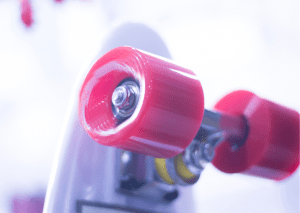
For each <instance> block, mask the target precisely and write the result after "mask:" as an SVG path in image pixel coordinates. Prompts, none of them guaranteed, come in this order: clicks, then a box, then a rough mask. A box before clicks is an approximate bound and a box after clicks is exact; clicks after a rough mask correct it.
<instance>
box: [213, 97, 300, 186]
mask: <svg viewBox="0 0 300 213" xmlns="http://www.w3.org/2000/svg"><path fill="white" fill-rule="evenodd" d="M215 109H216V110H218V111H220V112H225V113H229V114H233V115H237V116H243V117H245V118H246V120H247V122H248V126H249V132H248V137H247V140H246V142H245V143H244V145H243V146H242V147H240V148H239V149H237V150H236V151H232V150H231V147H230V144H229V142H224V143H222V144H220V146H218V147H217V148H216V152H215V157H214V159H213V161H212V163H213V165H214V166H216V167H217V168H218V169H219V170H221V171H223V172H226V173H238V172H239V173H244V174H248V175H254V176H259V177H263V178H269V179H274V180H282V179H284V178H286V177H288V176H290V175H291V174H292V173H293V172H294V171H295V170H296V169H297V168H298V166H299V113H298V112H296V111H294V110H291V109H288V108H285V107H283V106H280V105H278V104H275V103H273V102H270V101H268V100H265V99H262V98H259V97H258V96H256V95H255V94H253V93H251V92H247V91H235V92H233V93H230V94H229V95H227V96H225V97H224V98H222V99H221V100H220V101H219V102H218V103H217V104H216V106H215Z"/></svg>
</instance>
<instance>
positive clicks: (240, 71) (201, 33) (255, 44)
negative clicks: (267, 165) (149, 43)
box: [0, 0, 300, 213]
mask: <svg viewBox="0 0 300 213" xmlns="http://www.w3.org/2000/svg"><path fill="white" fill-rule="evenodd" d="M32 4H33V8H34V11H33V13H34V14H33V15H34V25H33V27H32V28H30V29H26V28H25V27H24V25H23V24H22V23H21V21H20V5H19V1H17V0H15V1H12V0H0V212H8V211H9V200H10V197H11V196H13V195H14V194H15V193H23V194H35V193H39V192H43V190H45V189H46V185H47V181H48V177H49V174H50V169H51V165H52V161H53V157H54V152H55V150H56V145H57V142H58V138H59V135H60V131H61V127H62V121H63V118H64V115H65V114H66V110H67V104H68V101H69V97H70V95H71V93H72V90H73V88H74V86H75V85H74V83H75V79H76V78H77V75H78V73H79V72H80V71H81V70H82V69H84V68H85V67H87V66H88V65H89V63H90V62H91V61H92V59H93V57H94V56H95V55H96V53H97V51H98V50H99V48H100V47H101V44H102V43H101V42H102V41H103V38H104V37H105V35H106V34H107V33H108V32H109V31H110V29H111V28H112V27H114V26H116V25H117V24H119V23H122V22H124V21H136V22H140V23H144V24H147V25H148V26H149V27H152V28H153V29H154V30H156V31H157V32H158V33H159V34H160V35H161V36H162V38H163V39H164V41H165V42H166V44H167V46H168V47H169V50H170V52H171V55H172V56H173V59H174V60H175V61H177V62H178V63H179V64H182V65H183V66H186V67H187V68H190V69H192V70H193V71H194V72H195V73H196V74H197V75H198V76H199V78H200V81H201V83H202V86H203V89H204V94H205V101H206V103H205V107H206V108H207V109H210V108H212V107H213V105H214V104H215V103H216V102H217V100H218V99H220V98H221V97H222V96H224V95H225V94H226V93H228V92H230V91H233V90H236V89H246V90H250V91H252V92H254V93H256V94H257V95H259V96H261V97H264V98H267V99H269V100H273V101H275V102H278V103H281V104H283V105H285V106H288V107H290V108H293V109H296V110H297V111H300V104H299V97H300V89H299V81H300V69H299V68H300V66H299V35H300V32H299V9H300V7H299V1H296V0H285V1H274V0H273V1H263V0H256V1H237V0H233V1H222V0H211V1H196V0H185V1H174V0H173V1H161V0H152V1H137V0H136V1H134V0H129V1H121V0H109V1H105V0H101V1H100V0H98V1H97V0H93V1H92V0H90V1H79V0H72V1H71V0H65V2H64V3H63V4H55V3H54V1H52V0H32ZM193 189H194V198H195V204H196V210H197V212H223V213H224V212H230V213H233V212H264V213H266V212H272V213H277V212H278V213H281V212H295V213H298V212H299V169H298V171H297V172H296V173H295V174H294V175H293V176H292V177H291V178H289V179H287V180H286V181H283V182H280V183H276V182H273V181H269V180H264V179H258V178H254V177H248V176H243V175H238V174H234V175H226V174H222V173H220V172H218V171H217V170H216V169H215V168H214V167H213V166H211V165H209V166H208V167H207V168H206V170H205V171H204V173H203V175H202V177H201V180H200V181H199V182H198V183H197V184H196V185H195V186H194V188H193Z"/></svg>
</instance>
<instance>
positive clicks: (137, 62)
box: [79, 47, 204, 158]
mask: <svg viewBox="0 0 300 213" xmlns="http://www.w3.org/2000/svg"><path fill="white" fill-rule="evenodd" d="M166 60H167V59H162V58H158V56H152V55H150V54H148V53H145V52H143V51H140V50H137V49H134V48H131V47H119V48H115V49H113V50H111V51H109V52H108V53H107V54H105V55H104V56H102V57H101V58H100V59H99V60H98V61H97V62H96V63H95V64H94V65H93V66H92V68H91V70H90V71H89V73H88V75H87V76H86V79H85V80H84V83H83V85H82V88H81V91H80V95H79V119H80V121H81V123H82V125H83V127H84V128H85V130H86V131H87V132H88V134H89V135H90V136H91V137H92V138H93V139H94V140H95V141H97V142H98V143H100V144H103V145H107V146H113V147H117V148H121V149H124V150H128V151H133V152H138V153H141V154H145V155H150V156H153V157H158V158H170V157H173V156H175V155H177V154H179V153H180V152H182V151H183V150H184V149H185V148H186V147H187V146H188V145H189V144H190V143H191V141H192V140H193V139H194V137H195V136H196V133H197V131H198V130H199V128H200V124H201V121H202V117H203V113H204V96H203V90H202V87H201V84H200V81H199V80H198V79H197V77H196V76H195V74H194V73H193V72H192V71H190V70H187V69H184V68H182V67H180V66H177V65H174V64H172V63H171V62H168V61H166ZM126 79H131V80H133V81H134V82H136V83H137V84H138V85H139V98H138V102H137V105H136V108H135V110H134V111H133V114H132V115H131V116H130V117H129V118H127V120H125V121H123V122H120V120H119V119H118V118H117V117H116V116H115V114H114V111H113V105H112V104H113V103H112V101H113V100H112V95H113V93H114V91H115V89H116V88H117V87H118V86H119V85H120V83H121V82H124V81H125V80H126Z"/></svg>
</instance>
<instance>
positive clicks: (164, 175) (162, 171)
mask: <svg viewBox="0 0 300 213" xmlns="http://www.w3.org/2000/svg"><path fill="white" fill-rule="evenodd" d="M155 168H156V171H157V173H158V175H159V176H160V177H161V179H163V180H164V181H165V182H166V183H168V184H170V185H174V184H175V182H174V180H173V179H172V178H171V177H170V175H169V173H168V170H167V166H166V159H164V158H155Z"/></svg>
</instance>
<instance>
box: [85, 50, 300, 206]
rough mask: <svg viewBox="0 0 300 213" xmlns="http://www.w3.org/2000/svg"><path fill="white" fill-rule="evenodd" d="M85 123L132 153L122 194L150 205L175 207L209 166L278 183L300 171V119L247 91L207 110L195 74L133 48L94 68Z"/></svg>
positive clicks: (126, 159) (124, 160)
mask: <svg viewBox="0 0 300 213" xmlns="http://www.w3.org/2000/svg"><path fill="white" fill-rule="evenodd" d="M79 118H80V121H81V124H82V125H83V127H84V129H85V130H86V131H87V133H88V134H89V135H90V136H91V137H92V138H93V139H94V140H95V141H97V142H98V143H100V144H102V145H106V146H113V147H117V148H120V149H122V150H125V151H120V154H119V155H118V156H117V158H118V159H119V161H118V162H119V165H117V167H118V168H119V169H118V171H119V174H117V178H119V183H120V184H119V186H118V187H117V190H118V191H119V192H121V193H127V194H131V195H134V196H139V197H147V199H149V198H152V199H156V200H157V199H158V200H164V201H172V200H174V199H175V198H176V197H177V196H178V191H177V190H176V187H177V185H178V184H179V185H190V184H194V183H195V182H197V180H198V179H199V177H200V174H201V172H202V171H203V169H204V167H205V165H206V164H207V163H209V162H212V164H213V165H214V166H215V167H216V168H218V169H219V170H221V171H223V172H226V173H243V174H248V175H255V176H258V177H263V178H269V179H273V180H282V179H284V178H286V177H288V176H290V175H291V174H292V173H293V172H294V171H295V170H296V169H297V168H298V166H299V113H298V112H296V111H294V110H292V109H288V108H286V107H283V106H280V105H278V104H275V103H273V102H270V101H268V100H265V99H262V98H260V97H258V96H256V95H255V94H253V93H251V92H248V91H243V90H240V91H235V92H233V93H230V94H228V95H227V96H225V97H224V98H222V99H221V100H220V101H219V102H218V103H217V104H216V105H215V107H214V110H213V111H209V110H205V109H204V95H203V90H202V87H201V83H200V81H199V80H198V79H197V77H196V75H195V74H194V73H193V72H192V71H190V70H188V69H185V68H182V67H180V66H178V65H175V64H174V63H173V62H170V61H168V59H164V58H160V57H158V56H154V55H151V54H149V53H146V52H143V51H141V50H137V49H134V48H131V47H119V48H116V49H113V50H111V51H110V52H108V53H107V54H105V55H104V56H102V57H101V58H100V59H99V60H98V61H97V62H96V63H95V64H94V65H93V66H92V68H91V70H90V71H89V73H88V74H87V76H86V78H85V80H84V83H83V86H82V88H81V90H80V95H79ZM137 153H139V154H137ZM140 154H142V155H140Z"/></svg>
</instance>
